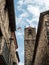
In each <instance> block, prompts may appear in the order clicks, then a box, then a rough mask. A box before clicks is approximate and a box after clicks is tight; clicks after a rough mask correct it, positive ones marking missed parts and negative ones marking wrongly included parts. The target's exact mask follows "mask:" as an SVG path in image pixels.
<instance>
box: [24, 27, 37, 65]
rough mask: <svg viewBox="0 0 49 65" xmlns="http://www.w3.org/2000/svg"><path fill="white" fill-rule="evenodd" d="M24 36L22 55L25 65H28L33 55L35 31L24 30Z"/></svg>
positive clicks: (32, 29) (30, 28)
mask: <svg viewBox="0 0 49 65" xmlns="http://www.w3.org/2000/svg"><path fill="white" fill-rule="evenodd" d="M24 32H25V34H24V35H25V36H24V38H25V39H24V47H25V50H24V53H25V56H24V57H25V59H24V60H25V65H30V64H31V62H32V58H33V53H34V45H35V38H36V31H35V28H32V27H28V28H25V31H24Z"/></svg>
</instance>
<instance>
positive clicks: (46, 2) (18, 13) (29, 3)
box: [14, 0, 49, 65]
mask: <svg viewBox="0 0 49 65" xmlns="http://www.w3.org/2000/svg"><path fill="white" fill-rule="evenodd" d="M14 9H15V20H16V32H15V33H16V38H17V42H18V49H17V50H18V53H19V57H20V63H19V65H24V28H26V27H28V26H32V27H36V29H37V27H38V21H39V16H40V13H41V12H44V11H47V10H49V0H14ZM18 28H20V29H18Z"/></svg>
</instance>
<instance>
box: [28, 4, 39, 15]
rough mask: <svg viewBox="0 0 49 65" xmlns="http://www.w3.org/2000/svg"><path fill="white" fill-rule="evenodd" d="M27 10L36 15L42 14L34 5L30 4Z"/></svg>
mask: <svg viewBox="0 0 49 65" xmlns="http://www.w3.org/2000/svg"><path fill="white" fill-rule="evenodd" d="M27 10H28V11H29V12H30V13H32V14H33V15H34V16H39V14H40V10H39V8H38V7H35V6H32V5H28V8H27Z"/></svg>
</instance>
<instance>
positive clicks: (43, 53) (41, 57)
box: [34, 14, 49, 65]
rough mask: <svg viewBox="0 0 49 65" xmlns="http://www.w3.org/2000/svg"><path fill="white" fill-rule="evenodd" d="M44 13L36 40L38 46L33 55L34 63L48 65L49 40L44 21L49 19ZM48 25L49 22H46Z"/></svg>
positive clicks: (35, 64)
mask: <svg viewBox="0 0 49 65" xmlns="http://www.w3.org/2000/svg"><path fill="white" fill-rule="evenodd" d="M47 15H49V14H46V15H45V16H43V21H41V22H43V23H42V26H41V33H39V34H40V37H39V41H38V40H37V41H38V47H37V52H36V56H35V62H34V65H49V42H48V41H49V40H48V38H47V36H48V35H47V31H48V30H49V29H47V26H46V23H47V22H48V21H49V17H47ZM39 22H40V21H39ZM47 24H48V27H49V22H48V23H47Z"/></svg>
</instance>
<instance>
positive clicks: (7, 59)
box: [0, 0, 20, 65]
mask: <svg viewBox="0 0 49 65" xmlns="http://www.w3.org/2000/svg"><path fill="white" fill-rule="evenodd" d="M13 3H14V2H13V0H0V65H18V62H19V61H20V60H19V55H18V52H17V51H16V49H17V48H18V45H17V40H16V36H15V31H16V26H15V15H14V4H13Z"/></svg>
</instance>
